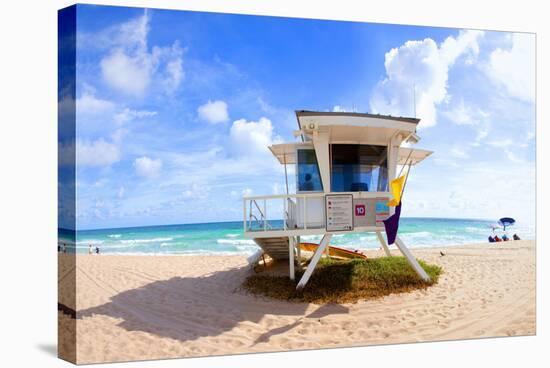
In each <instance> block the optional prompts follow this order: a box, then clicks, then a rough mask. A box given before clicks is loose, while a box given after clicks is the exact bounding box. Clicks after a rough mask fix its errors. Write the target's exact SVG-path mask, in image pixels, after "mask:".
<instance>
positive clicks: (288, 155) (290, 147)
mask: <svg viewBox="0 0 550 368" xmlns="http://www.w3.org/2000/svg"><path fill="white" fill-rule="evenodd" d="M268 148H269V150H270V151H271V153H273V156H275V157H276V158H277V160H278V161H279V162H280V163H281V164H283V165H284V164H295V163H296V149H297V148H313V144H311V143H310V142H296V143H281V144H274V145H272V146H269V147H268Z"/></svg>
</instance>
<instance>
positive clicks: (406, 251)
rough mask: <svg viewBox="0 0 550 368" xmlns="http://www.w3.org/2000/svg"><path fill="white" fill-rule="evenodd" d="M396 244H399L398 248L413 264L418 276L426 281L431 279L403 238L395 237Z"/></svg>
mask: <svg viewBox="0 0 550 368" xmlns="http://www.w3.org/2000/svg"><path fill="white" fill-rule="evenodd" d="M395 245H397V248H399V250H400V251H401V253H403V255H404V256H405V258H406V259H407V261H409V264H410V265H411V266H412V268H413V269H414V270H415V271H416V273H417V274H418V276H420V278H421V279H422V280H424V281H430V276H428V274H427V273H426V271H424V269H423V268H422V266H420V264H419V263H418V262H417V261H416V258H414V256H413V255H412V253H411V252H410V251H409V249H408V248H407V247H406V246H405V243H403V240H401V238H399V236H397V237H396V238H395Z"/></svg>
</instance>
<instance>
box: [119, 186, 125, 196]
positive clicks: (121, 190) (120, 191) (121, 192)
mask: <svg viewBox="0 0 550 368" xmlns="http://www.w3.org/2000/svg"><path fill="white" fill-rule="evenodd" d="M125 194H126V189H124V187H123V186H121V187H120V188H118V193H117V197H118V198H124V195H125Z"/></svg>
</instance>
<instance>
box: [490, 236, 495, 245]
mask: <svg viewBox="0 0 550 368" xmlns="http://www.w3.org/2000/svg"><path fill="white" fill-rule="evenodd" d="M494 242H495V238H493V237H492V236H491V235H489V243H494Z"/></svg>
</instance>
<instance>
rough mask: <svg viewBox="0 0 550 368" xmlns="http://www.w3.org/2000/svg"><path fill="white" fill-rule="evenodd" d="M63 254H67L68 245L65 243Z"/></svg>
mask: <svg viewBox="0 0 550 368" xmlns="http://www.w3.org/2000/svg"><path fill="white" fill-rule="evenodd" d="M63 253H67V244H65V243H63Z"/></svg>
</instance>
